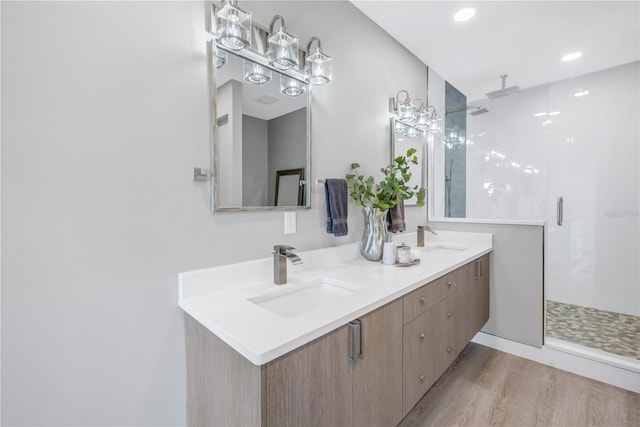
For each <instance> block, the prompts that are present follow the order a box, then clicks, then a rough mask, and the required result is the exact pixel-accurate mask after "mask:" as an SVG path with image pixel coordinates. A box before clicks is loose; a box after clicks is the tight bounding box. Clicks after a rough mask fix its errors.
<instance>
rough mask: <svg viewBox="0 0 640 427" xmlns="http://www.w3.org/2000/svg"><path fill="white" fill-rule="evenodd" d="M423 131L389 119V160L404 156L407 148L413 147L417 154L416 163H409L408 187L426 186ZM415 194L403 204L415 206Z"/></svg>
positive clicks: (425, 148) (425, 151)
mask: <svg viewBox="0 0 640 427" xmlns="http://www.w3.org/2000/svg"><path fill="white" fill-rule="evenodd" d="M426 145H427V144H426V140H425V132H424V131H422V130H419V129H417V128H414V127H410V126H407V125H405V124H403V123H400V122H399V121H396V120H395V119H393V118H392V119H391V161H393V159H395V158H396V157H398V156H404V155H405V154H406V153H407V150H408V149H409V148H415V149H416V150H417V151H416V154H415V155H416V156H418V164H417V165H410V166H409V172H411V179H410V180H409V182H408V183H407V184H408V186H409V187H413V186H414V185H417V186H418V187H423V188H427V182H426V174H425V172H424V168H425V165H426V164H427V162H426V155H427V147H426ZM416 202H417V199H416V196H413V197H412V198H411V199H407V200H405V201H404V205H405V206H416Z"/></svg>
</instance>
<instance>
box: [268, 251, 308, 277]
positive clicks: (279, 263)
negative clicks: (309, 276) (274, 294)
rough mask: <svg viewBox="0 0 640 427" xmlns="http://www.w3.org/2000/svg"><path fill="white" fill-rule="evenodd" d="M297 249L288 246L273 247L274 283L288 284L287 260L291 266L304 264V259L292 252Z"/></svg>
mask: <svg viewBox="0 0 640 427" xmlns="http://www.w3.org/2000/svg"><path fill="white" fill-rule="evenodd" d="M294 249H295V248H293V247H291V246H287V245H275V246H274V247H273V283H275V284H276V285H284V284H286V283H287V258H289V260H290V261H291V264H293V265H298V264H302V259H301V258H300V257H299V256H298V255H296V254H294V253H293V252H290V251H292V250H294Z"/></svg>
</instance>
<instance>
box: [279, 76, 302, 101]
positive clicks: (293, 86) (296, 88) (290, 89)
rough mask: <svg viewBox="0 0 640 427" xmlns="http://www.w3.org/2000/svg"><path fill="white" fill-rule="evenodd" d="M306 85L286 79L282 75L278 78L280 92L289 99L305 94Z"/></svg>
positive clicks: (289, 78)
mask: <svg viewBox="0 0 640 427" xmlns="http://www.w3.org/2000/svg"><path fill="white" fill-rule="evenodd" d="M305 87H306V84H304V83H302V82H301V81H299V80H296V79H292V78H291V77H287V76H285V75H284V74H283V75H281V76H280V92H282V93H283V94H284V95H287V96H289V97H291V98H295V97H296V96H299V95H302V94H303V93H304V92H305Z"/></svg>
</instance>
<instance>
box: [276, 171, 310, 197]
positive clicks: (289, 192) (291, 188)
mask: <svg viewBox="0 0 640 427" xmlns="http://www.w3.org/2000/svg"><path fill="white" fill-rule="evenodd" d="M302 181H304V169H302V168H300V169H288V170H281V171H277V172H276V197H275V201H274V205H275V206H301V205H302V200H303V196H304V185H302Z"/></svg>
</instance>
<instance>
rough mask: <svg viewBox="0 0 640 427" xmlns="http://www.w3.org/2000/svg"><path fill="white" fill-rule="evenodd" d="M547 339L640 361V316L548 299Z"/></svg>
mask: <svg viewBox="0 0 640 427" xmlns="http://www.w3.org/2000/svg"><path fill="white" fill-rule="evenodd" d="M547 336H548V337H553V338H557V339H560V340H563V341H568V342H571V343H574V344H579V345H582V346H585V347H590V348H595V349H598V350H603V351H607V352H609V353H613V354H617V355H620V356H625V357H630V358H632V359H636V360H640V317H638V316H630V315H626V314H620V313H614V312H611V311H604V310H598V309H595V308H589V307H582V306H579V305H572V304H565V303H561V302H556V301H551V300H547Z"/></svg>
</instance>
